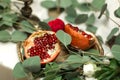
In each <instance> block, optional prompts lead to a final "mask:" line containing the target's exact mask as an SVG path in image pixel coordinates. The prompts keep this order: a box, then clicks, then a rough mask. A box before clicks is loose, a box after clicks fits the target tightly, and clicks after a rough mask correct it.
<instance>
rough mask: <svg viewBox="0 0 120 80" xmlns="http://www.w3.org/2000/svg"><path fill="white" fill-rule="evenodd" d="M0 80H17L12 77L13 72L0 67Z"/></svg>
mask: <svg viewBox="0 0 120 80" xmlns="http://www.w3.org/2000/svg"><path fill="white" fill-rule="evenodd" d="M0 80H15V79H14V78H13V75H12V70H11V69H9V68H7V67H5V66H3V65H0Z"/></svg>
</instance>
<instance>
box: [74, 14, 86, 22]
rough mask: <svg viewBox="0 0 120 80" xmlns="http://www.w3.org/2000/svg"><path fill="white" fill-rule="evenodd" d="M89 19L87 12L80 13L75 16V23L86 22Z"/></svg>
mask: <svg viewBox="0 0 120 80" xmlns="http://www.w3.org/2000/svg"><path fill="white" fill-rule="evenodd" d="M87 19H88V15H87V14H79V15H78V16H77V17H76V18H75V23H76V24H81V23H84V22H86V21H87Z"/></svg>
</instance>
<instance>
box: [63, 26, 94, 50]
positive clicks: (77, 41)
mask: <svg viewBox="0 0 120 80" xmlns="http://www.w3.org/2000/svg"><path fill="white" fill-rule="evenodd" d="M64 31H65V32H66V33H68V34H70V35H71V37H72V41H71V45H72V46H73V47H75V48H79V49H82V50H86V49H89V48H90V47H92V46H93V45H94V44H95V40H94V38H93V36H92V35H91V34H90V33H89V34H88V33H86V32H84V31H83V30H80V29H79V28H78V27H74V26H72V25H71V24H66V25H65V30H64Z"/></svg>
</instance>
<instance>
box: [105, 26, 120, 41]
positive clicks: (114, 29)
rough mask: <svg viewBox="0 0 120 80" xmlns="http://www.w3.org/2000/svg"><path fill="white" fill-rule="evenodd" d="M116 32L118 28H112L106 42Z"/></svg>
mask: <svg viewBox="0 0 120 80" xmlns="http://www.w3.org/2000/svg"><path fill="white" fill-rule="evenodd" d="M118 31H119V28H113V29H112V31H111V32H110V34H109V35H108V37H107V40H108V41H109V40H110V39H111V38H112V37H113V36H114V35H115V33H117V32H118Z"/></svg>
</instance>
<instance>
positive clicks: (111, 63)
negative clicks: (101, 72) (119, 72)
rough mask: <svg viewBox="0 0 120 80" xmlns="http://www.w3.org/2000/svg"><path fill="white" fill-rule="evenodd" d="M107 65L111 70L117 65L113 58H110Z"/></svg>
mask: <svg viewBox="0 0 120 80" xmlns="http://www.w3.org/2000/svg"><path fill="white" fill-rule="evenodd" d="M109 67H110V68H111V69H113V70H115V69H117V68H118V67H119V65H118V63H117V61H116V60H115V59H112V60H110V65H109Z"/></svg>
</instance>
